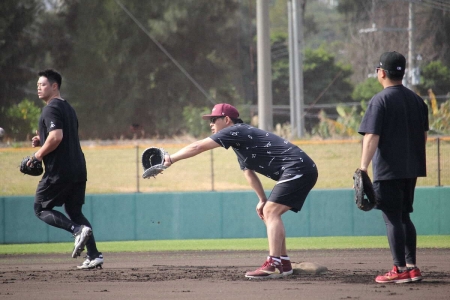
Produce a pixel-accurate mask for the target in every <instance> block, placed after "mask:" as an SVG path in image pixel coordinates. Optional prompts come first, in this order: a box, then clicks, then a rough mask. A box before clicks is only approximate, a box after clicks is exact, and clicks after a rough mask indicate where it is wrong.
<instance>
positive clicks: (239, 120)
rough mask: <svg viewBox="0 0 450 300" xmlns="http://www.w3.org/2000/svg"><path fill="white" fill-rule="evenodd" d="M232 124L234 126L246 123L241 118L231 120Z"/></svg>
mask: <svg viewBox="0 0 450 300" xmlns="http://www.w3.org/2000/svg"><path fill="white" fill-rule="evenodd" d="M230 119H231V122H233V124H238V123H244V122H243V121H242V120H241V119H239V118H230Z"/></svg>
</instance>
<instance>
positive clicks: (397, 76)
mask: <svg viewBox="0 0 450 300" xmlns="http://www.w3.org/2000/svg"><path fill="white" fill-rule="evenodd" d="M384 71H385V72H386V76H387V78H389V79H392V80H402V79H403V77H404V76H405V73H404V72H396V71H388V70H384Z"/></svg>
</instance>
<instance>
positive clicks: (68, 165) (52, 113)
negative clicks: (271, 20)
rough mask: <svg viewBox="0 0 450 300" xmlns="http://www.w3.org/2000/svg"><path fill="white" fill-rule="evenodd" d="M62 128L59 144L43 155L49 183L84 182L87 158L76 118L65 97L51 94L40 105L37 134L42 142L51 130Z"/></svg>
mask: <svg viewBox="0 0 450 300" xmlns="http://www.w3.org/2000/svg"><path fill="white" fill-rule="evenodd" d="M55 129H62V132H63V139H62V141H61V143H60V144H59V145H58V147H57V148H56V149H55V150H53V151H52V152H50V153H49V154H47V155H46V156H44V165H45V173H44V176H43V177H42V180H45V181H47V182H48V183H65V182H83V181H86V180H87V172H86V161H85V159H84V154H83V151H82V150H81V145H80V140H79V137H78V118H77V115H76V113H75V110H74V109H73V108H72V106H71V105H70V104H69V103H68V102H67V101H65V100H61V99H57V98H54V99H52V100H51V101H50V102H49V103H48V105H46V106H45V107H44V108H43V109H42V114H41V117H40V119H39V137H40V139H41V145H44V143H45V140H46V139H47V137H48V134H49V132H50V131H52V130H55Z"/></svg>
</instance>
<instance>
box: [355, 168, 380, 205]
mask: <svg viewBox="0 0 450 300" xmlns="http://www.w3.org/2000/svg"><path fill="white" fill-rule="evenodd" d="M353 181H354V183H353V188H354V189H355V202H356V206H357V207H358V208H359V209H360V210H363V211H369V210H371V209H372V208H374V207H375V205H376V204H377V199H376V195H375V192H374V190H373V187H372V181H371V180H370V178H369V175H367V172H365V171H363V170H361V169H356V171H355V174H354V175H353Z"/></svg>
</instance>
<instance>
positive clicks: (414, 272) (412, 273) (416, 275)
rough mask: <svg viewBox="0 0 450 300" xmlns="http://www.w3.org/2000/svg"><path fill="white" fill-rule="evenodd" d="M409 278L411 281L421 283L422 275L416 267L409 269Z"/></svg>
mask: <svg viewBox="0 0 450 300" xmlns="http://www.w3.org/2000/svg"><path fill="white" fill-rule="evenodd" d="M408 272H409V277H411V281H421V280H422V274H421V273H420V269H419V268H418V267H414V268H411V269H409V268H408Z"/></svg>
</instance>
